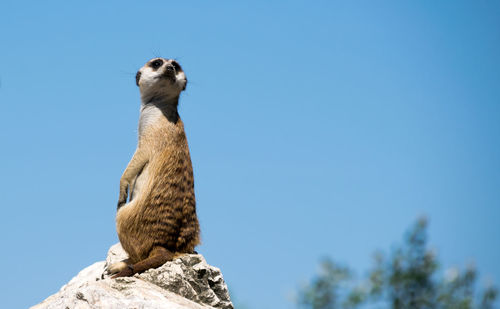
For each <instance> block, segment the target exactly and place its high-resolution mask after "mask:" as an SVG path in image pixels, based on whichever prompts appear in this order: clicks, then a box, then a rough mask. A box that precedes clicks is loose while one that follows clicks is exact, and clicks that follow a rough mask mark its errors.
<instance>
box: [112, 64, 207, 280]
mask: <svg viewBox="0 0 500 309" xmlns="http://www.w3.org/2000/svg"><path fill="white" fill-rule="evenodd" d="M136 84H137V86H139V89H140V92H141V112H140V117H139V141H138V145H137V149H136V151H135V153H134V156H133V157H132V159H131V160H130V162H129V164H128V166H127V168H126V169H125V171H124V172H123V175H122V177H121V179H120V195H119V199H118V209H117V214H116V229H117V232H118V237H119V239H120V243H121V244H122V247H123V249H124V250H125V251H126V252H127V254H128V256H129V258H128V259H127V260H125V261H122V262H119V263H115V264H113V265H111V266H109V267H108V269H107V272H108V273H109V274H115V275H114V276H113V278H116V277H124V276H131V275H133V274H135V273H140V272H143V271H145V270H147V269H149V268H155V267H159V266H161V265H163V264H164V263H165V262H167V261H171V260H172V259H173V258H174V255H175V254H182V253H193V252H194V248H195V246H196V245H197V244H198V243H199V233H200V228H199V224H198V218H197V216H196V203H195V197H194V181H193V167H192V165H191V158H190V156H189V149H188V144H187V139H186V134H185V132H184V125H183V123H182V121H181V119H180V117H179V114H178V112H177V105H178V103H179V95H180V93H181V91H183V90H184V89H186V84H187V79H186V76H185V74H184V72H183V70H182V68H181V66H180V65H179V63H177V61H175V60H170V59H164V58H154V59H152V60H150V61H148V62H147V63H146V64H145V65H144V66H143V67H142V68H141V69H140V70H139V71H138V72H137V75H136ZM128 193H129V194H130V197H129V200H128V202H127V195H128Z"/></svg>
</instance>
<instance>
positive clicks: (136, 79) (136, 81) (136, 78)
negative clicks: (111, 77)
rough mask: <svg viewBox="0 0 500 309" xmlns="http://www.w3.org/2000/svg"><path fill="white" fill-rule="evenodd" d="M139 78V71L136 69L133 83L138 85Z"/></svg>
mask: <svg viewBox="0 0 500 309" xmlns="http://www.w3.org/2000/svg"><path fill="white" fill-rule="evenodd" d="M140 79H141V71H137V74H135V84H136V85H137V86H139V80H140Z"/></svg>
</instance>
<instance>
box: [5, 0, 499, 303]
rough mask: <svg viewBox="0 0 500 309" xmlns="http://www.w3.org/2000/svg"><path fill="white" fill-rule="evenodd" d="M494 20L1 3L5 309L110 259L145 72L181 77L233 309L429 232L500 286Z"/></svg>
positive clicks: (252, 8)
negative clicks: (417, 229)
mask: <svg viewBox="0 0 500 309" xmlns="http://www.w3.org/2000/svg"><path fill="white" fill-rule="evenodd" d="M499 17H500V4H499V2H495V1H440V2H435V1H430V0H429V1H411V2H410V1H381V2H377V3H375V2H373V1H356V2H354V1H315V2H310V1H309V2H307V1H287V2H284V1H283V2H278V1H273V2H271V3H268V2H264V1H252V2H247V3H240V2H239V3H234V2H229V1H227V2H224V1H222V2H217V3H210V4H208V3H206V2H201V1H200V2H196V1H194V2H189V3H182V4H181V3H180V2H167V1H143V2H141V3H138V2H126V1H108V2H105V3H104V2H94V1H86V2H80V3H69V2H67V1H47V2H39V1H8V0H4V1H2V2H1V3H0V42H1V43H0V47H1V48H0V108H1V112H0V138H1V141H2V143H1V144H2V148H1V149H2V151H1V155H0V158H1V160H0V162H1V163H0V167H1V169H2V171H3V177H1V178H0V187H1V188H2V191H1V192H2V202H1V207H2V208H1V210H2V214H3V215H2V218H3V220H2V221H3V222H2V224H1V225H0V235H1V236H0V237H1V238H0V241H1V242H2V245H3V250H2V254H1V262H2V265H3V267H2V276H3V280H1V281H0V290H2V291H3V292H4V296H3V297H2V302H4V304H3V305H2V307H5V308H25V307H27V306H30V305H34V304H35V303H38V302H40V301H41V300H43V299H44V298H46V297H47V296H49V295H50V294H52V293H55V292H56V291H57V290H58V289H59V288H60V287H61V286H62V285H63V284H64V283H65V282H67V281H68V280H69V279H70V278H71V277H72V276H74V275H75V274H76V273H77V272H78V271H79V270H80V269H82V268H83V267H86V266H88V265H90V264H92V263H93V262H95V261H98V260H103V259H104V258H105V255H106V251H107V249H108V248H109V246H111V245H112V244H114V243H115V242H117V236H116V231H115V223H114V215H115V209H116V201H117V198H118V183H119V178H120V175H121V173H122V171H123V169H124V168H125V166H126V164H127V162H128V160H129V159H130V157H131V156H132V154H133V151H134V149H135V145H136V135H137V128H136V126H137V119H138V107H139V93H138V89H137V87H136V86H135V80H134V76H135V72H136V71H137V69H138V68H140V67H141V66H142V65H143V64H144V63H145V62H146V61H147V60H149V59H150V58H152V57H155V56H163V57H167V58H176V59H177V60H178V61H179V62H180V63H181V65H182V66H183V68H184V70H185V72H186V74H187V77H188V79H189V84H188V87H187V91H186V92H185V93H184V94H183V95H182V97H181V102H180V114H181V117H182V118H183V121H184V124H185V128H186V131H187V132H186V133H187V136H188V141H189V144H190V149H191V155H192V160H193V166H194V172H195V188H196V197H197V203H198V205H197V207H198V215H199V218H200V223H201V228H202V238H203V245H202V246H200V247H199V252H200V253H202V254H204V255H205V257H206V259H207V260H208V262H209V263H211V264H213V265H216V266H218V267H220V268H221V269H222V271H223V274H224V276H225V279H226V281H227V282H228V284H229V286H230V289H231V290H232V292H233V297H234V298H235V299H236V300H237V302H238V303H242V304H245V305H247V306H248V307H250V308H259V309H262V308H293V307H294V306H293V304H292V303H291V302H289V300H288V299H289V298H290V295H292V294H293V291H295V290H296V289H297V287H299V286H300V283H301V282H304V281H306V280H308V279H309V278H310V277H311V276H313V274H314V273H315V271H316V269H317V263H318V261H319V260H320V258H321V257H323V256H330V257H332V258H333V259H335V260H337V261H339V262H343V263H346V264H349V265H350V266H351V267H353V268H354V269H357V270H358V273H359V274H362V273H363V272H364V271H366V270H367V269H368V267H369V266H370V264H371V254H372V252H373V251H374V250H376V249H384V250H388V249H389V248H391V246H393V245H394V244H396V243H397V242H400V240H401V237H402V235H403V233H404V231H405V230H406V228H407V227H408V226H410V225H411V223H412V222H414V221H415V219H416V218H417V217H418V216H420V215H424V214H425V215H427V216H428V217H429V218H430V228H429V237H430V243H431V246H432V247H433V248H435V249H436V251H437V253H438V255H439V257H440V259H441V261H442V262H443V265H442V266H443V268H444V269H446V268H448V267H453V266H465V265H466V264H467V263H469V262H474V263H475V265H476V266H477V267H478V269H479V271H480V275H481V279H480V284H483V283H484V282H485V281H488V280H491V281H494V282H496V284H497V285H499V284H500V268H499V267H498V261H500V246H499V235H500V190H499V188H500V57H499V56H498V55H500V18H499Z"/></svg>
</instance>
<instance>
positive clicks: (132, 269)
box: [112, 246, 174, 279]
mask: <svg viewBox="0 0 500 309" xmlns="http://www.w3.org/2000/svg"><path fill="white" fill-rule="evenodd" d="M173 258H174V253H173V252H171V251H169V250H167V249H166V248H164V247H160V246H158V247H154V248H153V249H152V250H151V252H150V253H149V256H148V257H147V258H146V259H144V260H142V261H140V262H137V263H135V264H133V265H127V267H126V268H124V269H122V270H120V272H119V273H117V274H116V275H114V276H113V277H112V278H113V279H114V278H118V277H129V276H132V275H134V274H137V273H142V272H144V271H146V270H148V269H150V268H157V267H160V266H161V265H163V264H165V263H166V262H168V261H172V260H173Z"/></svg>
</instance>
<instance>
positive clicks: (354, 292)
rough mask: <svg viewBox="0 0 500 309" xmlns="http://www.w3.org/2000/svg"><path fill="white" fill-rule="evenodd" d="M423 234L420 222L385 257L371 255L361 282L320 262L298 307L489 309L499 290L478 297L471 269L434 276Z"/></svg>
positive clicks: (434, 267) (433, 258)
mask: <svg viewBox="0 0 500 309" xmlns="http://www.w3.org/2000/svg"><path fill="white" fill-rule="evenodd" d="M426 230H427V220H426V219H425V218H421V219H419V220H418V221H417V222H416V224H415V225H414V226H413V227H412V228H411V229H410V230H409V231H408V233H407V234H406V236H405V240H404V243H403V245H401V246H400V247H398V248H397V249H395V250H394V251H393V252H392V254H390V255H389V258H386V257H384V254H382V253H381V252H378V253H376V254H375V258H374V266H373V268H372V270H371V271H370V272H369V276H368V278H366V279H364V280H362V281H361V283H358V282H355V281H354V280H353V276H352V272H351V271H350V270H349V268H347V267H343V266H339V265H337V264H336V263H334V262H332V261H331V260H329V259H325V260H323V261H322V263H321V272H320V274H319V275H318V276H317V277H315V278H314V279H313V280H312V282H311V283H310V284H308V285H306V286H304V287H302V288H301V289H300V290H299V294H298V298H297V304H298V305H299V306H300V307H302V308H311V309H336V308H343V309H347V308H392V309H408V308H409V309H427V308H436V309H452V308H453V309H476V308H477V309H492V308H493V306H494V302H495V300H496V298H497V296H498V290H497V288H496V287H495V286H493V285H491V286H489V287H487V288H486V289H484V291H483V292H482V293H481V294H480V295H478V293H476V292H475V285H476V284H475V283H476V278H477V271H476V269H475V268H474V267H473V266H469V267H468V268H467V269H466V270H465V271H462V272H461V271H460V270H459V269H450V270H449V271H447V272H446V274H445V276H444V278H441V277H439V276H438V273H437V271H438V268H439V267H438V262H437V260H436V256H435V254H434V253H433V252H432V251H431V250H429V249H428V248H427V233H426Z"/></svg>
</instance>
